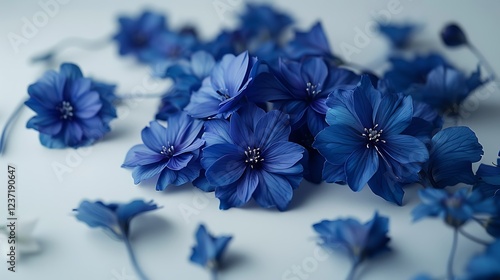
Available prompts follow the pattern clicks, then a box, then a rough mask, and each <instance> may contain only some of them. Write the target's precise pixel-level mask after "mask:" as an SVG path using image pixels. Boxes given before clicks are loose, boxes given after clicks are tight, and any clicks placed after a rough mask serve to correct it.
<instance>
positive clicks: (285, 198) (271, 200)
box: [253, 170, 293, 211]
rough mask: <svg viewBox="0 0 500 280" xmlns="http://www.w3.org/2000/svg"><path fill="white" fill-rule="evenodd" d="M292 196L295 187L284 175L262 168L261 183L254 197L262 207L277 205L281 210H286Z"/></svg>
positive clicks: (260, 173)
mask: <svg viewBox="0 0 500 280" xmlns="http://www.w3.org/2000/svg"><path fill="white" fill-rule="evenodd" d="M292 196H293V188H292V186H291V185H290V183H289V182H288V181H287V180H286V179H285V178H284V177H283V176H280V175H273V174H271V173H269V172H267V171H265V170H260V172H259V185H258V187H257V189H256V190H255V192H254V194H253V198H254V199H255V201H257V203H258V204H259V205H260V206H261V207H264V208H270V207H276V208H278V210H280V211H285V210H286V208H287V207H288V204H289V203H290V201H291V200H292Z"/></svg>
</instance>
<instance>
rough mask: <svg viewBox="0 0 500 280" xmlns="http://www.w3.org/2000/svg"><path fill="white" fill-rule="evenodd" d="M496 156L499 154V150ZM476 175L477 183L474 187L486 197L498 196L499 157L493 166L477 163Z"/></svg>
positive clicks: (499, 182) (499, 179)
mask: <svg viewBox="0 0 500 280" xmlns="http://www.w3.org/2000/svg"><path fill="white" fill-rule="evenodd" d="M498 156H500V152H499V153H498ZM476 176H477V184H476V185H475V186H474V188H475V189H477V190H478V191H479V192H481V193H482V194H483V195H484V196H487V197H497V198H499V197H500V194H499V192H500V158H498V159H497V164H496V165H494V166H492V165H487V164H481V165H479V168H478V169H477V172H476ZM499 200H500V199H499Z"/></svg>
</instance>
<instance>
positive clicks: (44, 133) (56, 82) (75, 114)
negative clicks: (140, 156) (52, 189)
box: [25, 63, 116, 148]
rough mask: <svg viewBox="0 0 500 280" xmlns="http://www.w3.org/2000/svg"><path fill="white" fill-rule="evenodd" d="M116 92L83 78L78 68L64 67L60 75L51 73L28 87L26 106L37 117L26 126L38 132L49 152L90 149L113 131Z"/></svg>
mask: <svg viewBox="0 0 500 280" xmlns="http://www.w3.org/2000/svg"><path fill="white" fill-rule="evenodd" d="M113 92H114V86H113V85H106V84H103V83H99V82H95V81H93V80H91V79H88V78H84V77H83V75H82V72H81V71H80V68H78V66H76V65H74V64H70V63H64V64H62V65H61V68H60V71H59V73H57V72H55V71H53V70H49V71H47V72H45V74H44V75H43V77H42V78H40V79H39V80H38V81H37V82H36V83H34V84H32V85H30V86H29V87H28V94H29V96H30V98H29V99H28V100H27V101H26V102H25V104H26V106H28V107H29V108H31V109H32V110H33V111H35V112H36V113H37V115H36V116H34V117H32V118H31V119H30V120H29V121H28V123H27V125H26V126H27V127H28V128H33V129H35V130H38V131H39V132H40V142H41V143H42V145H44V146H46V147H48V148H65V147H72V148H78V147H82V146H87V145H91V144H93V143H94V142H95V141H97V140H99V139H101V138H103V137H104V135H105V134H106V133H107V132H109V131H110V127H109V122H110V121H111V120H112V119H114V118H116V110H115V108H114V106H113V104H112V103H111V101H112V100H113V99H115V98H116V97H115V96H114V93H113Z"/></svg>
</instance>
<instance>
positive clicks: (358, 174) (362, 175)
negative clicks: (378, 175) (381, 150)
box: [345, 147, 379, 192]
mask: <svg viewBox="0 0 500 280" xmlns="http://www.w3.org/2000/svg"><path fill="white" fill-rule="evenodd" d="M378 168H379V159H378V154H377V152H376V151H375V149H373V148H366V147H365V148H361V149H356V150H354V151H353V153H352V154H351V156H350V157H349V158H348V159H347V161H346V163H345V172H346V177H347V184H348V185H349V187H350V188H351V189H352V190H353V191H356V192H357V191H360V190H361V189H362V188H363V187H364V186H365V185H366V183H368V181H369V180H370V179H371V178H372V177H373V175H374V174H375V172H376V171H377V169H378Z"/></svg>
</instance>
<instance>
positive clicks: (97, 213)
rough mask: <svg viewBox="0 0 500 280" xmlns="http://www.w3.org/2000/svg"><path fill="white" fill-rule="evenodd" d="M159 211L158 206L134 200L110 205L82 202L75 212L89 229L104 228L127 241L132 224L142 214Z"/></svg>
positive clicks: (151, 202) (99, 202)
mask: <svg viewBox="0 0 500 280" xmlns="http://www.w3.org/2000/svg"><path fill="white" fill-rule="evenodd" d="M156 209H158V206H157V205H156V204H154V203H153V201H150V202H144V201H142V200H134V201H131V202H129V203H126V204H120V203H110V204H105V203H103V202H101V201H96V202H90V201H87V200H85V201H82V202H81V203H80V206H78V208H77V209H75V210H74V211H75V212H76V216H75V217H76V218H77V219H78V220H79V221H82V222H84V223H86V224H87V225H88V226H89V227H93V228H97V227H98V228H103V229H104V230H106V232H108V233H110V234H111V235H112V236H114V237H116V238H117V239H120V240H121V239H125V238H128V236H129V229H130V222H131V221H132V219H133V218H134V217H135V216H137V215H139V214H142V213H145V212H149V211H152V210H156Z"/></svg>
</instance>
